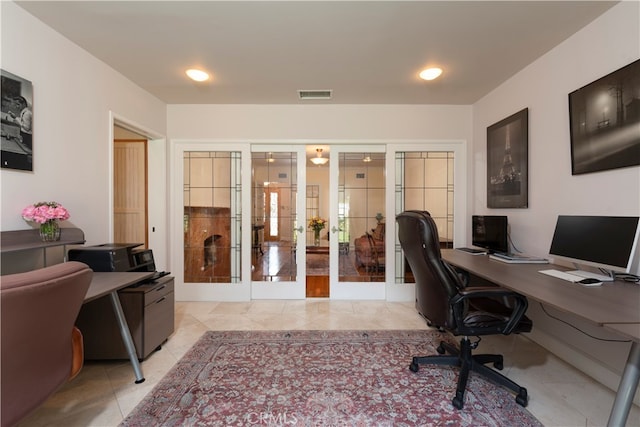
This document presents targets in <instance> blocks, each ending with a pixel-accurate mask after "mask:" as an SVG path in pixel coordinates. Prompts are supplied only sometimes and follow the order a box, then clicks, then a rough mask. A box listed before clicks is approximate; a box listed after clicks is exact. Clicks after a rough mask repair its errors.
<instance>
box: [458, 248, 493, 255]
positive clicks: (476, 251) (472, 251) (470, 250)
mask: <svg viewBox="0 0 640 427" xmlns="http://www.w3.org/2000/svg"><path fill="white" fill-rule="evenodd" d="M456 250H458V251H462V252H468V253H470V254H474V255H484V254H486V253H487V251H486V250H484V249H473V248H456Z"/></svg>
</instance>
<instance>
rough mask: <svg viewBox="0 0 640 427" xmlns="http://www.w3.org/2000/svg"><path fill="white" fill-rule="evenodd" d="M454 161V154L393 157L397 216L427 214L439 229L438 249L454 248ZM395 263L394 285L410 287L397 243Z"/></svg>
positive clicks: (425, 153)
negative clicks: (416, 213) (401, 284)
mask: <svg viewBox="0 0 640 427" xmlns="http://www.w3.org/2000/svg"><path fill="white" fill-rule="evenodd" d="M453 161H454V155H453V152H436V151H426V152H399V153H396V167H395V169H396V188H395V191H396V195H395V200H396V208H395V209H396V214H398V213H400V212H403V211H405V210H421V211H428V212H429V213H430V214H431V216H432V218H433V219H434V221H435V223H436V225H437V227H438V236H439V238H440V247H441V248H451V247H453V214H454V213H453V194H454V183H453V176H454V175H453V172H454V170H453ZM395 260H396V262H395V264H396V272H395V276H396V277H395V281H396V283H413V282H414V279H413V275H412V274H411V270H410V269H409V266H408V265H407V263H406V261H405V259H404V255H403V254H402V249H401V248H400V245H399V244H398V243H396V246H395Z"/></svg>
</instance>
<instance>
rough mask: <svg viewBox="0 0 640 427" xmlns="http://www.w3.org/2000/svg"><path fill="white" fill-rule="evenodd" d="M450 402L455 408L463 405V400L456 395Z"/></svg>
mask: <svg viewBox="0 0 640 427" xmlns="http://www.w3.org/2000/svg"><path fill="white" fill-rule="evenodd" d="M451 403H452V404H453V407H454V408H456V409H462V407H463V406H464V402H463V401H462V399H460V398H458V397H457V396H456V397H454V398H453V400H452V401H451Z"/></svg>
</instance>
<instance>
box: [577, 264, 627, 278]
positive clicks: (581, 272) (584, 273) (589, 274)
mask: <svg viewBox="0 0 640 427" xmlns="http://www.w3.org/2000/svg"><path fill="white" fill-rule="evenodd" d="M574 267H576V268H578V270H572V271H567V273H569V274H575V275H576V276H580V277H584V278H591V279H597V280H599V281H601V282H613V281H614V277H615V276H614V274H613V272H612V271H607V274H606V275H605V274H598V273H593V272H591V271H585V270H580V269H579V268H580V266H579V265H577V264H574Z"/></svg>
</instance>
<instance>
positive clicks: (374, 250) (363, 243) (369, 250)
mask: <svg viewBox="0 0 640 427" xmlns="http://www.w3.org/2000/svg"><path fill="white" fill-rule="evenodd" d="M384 232H385V223H383V222H382V223H378V226H377V227H376V228H374V229H372V230H371V233H365V234H364V235H362V236H360V237H358V238H357V239H355V240H354V242H353V244H354V247H355V251H356V267H364V268H365V270H366V271H367V272H369V271H382V270H384Z"/></svg>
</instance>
